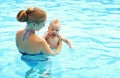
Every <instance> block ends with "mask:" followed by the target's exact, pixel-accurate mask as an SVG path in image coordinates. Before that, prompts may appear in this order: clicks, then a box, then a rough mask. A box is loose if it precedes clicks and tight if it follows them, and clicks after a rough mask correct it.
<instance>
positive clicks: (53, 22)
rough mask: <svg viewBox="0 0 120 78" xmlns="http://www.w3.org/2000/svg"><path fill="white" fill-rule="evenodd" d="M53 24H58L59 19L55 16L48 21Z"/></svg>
mask: <svg viewBox="0 0 120 78" xmlns="http://www.w3.org/2000/svg"><path fill="white" fill-rule="evenodd" d="M53 24H60V21H59V20H58V19H57V18H55V19H53V20H51V22H50V25H53Z"/></svg>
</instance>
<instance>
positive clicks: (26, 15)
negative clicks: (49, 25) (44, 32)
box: [16, 8, 47, 23]
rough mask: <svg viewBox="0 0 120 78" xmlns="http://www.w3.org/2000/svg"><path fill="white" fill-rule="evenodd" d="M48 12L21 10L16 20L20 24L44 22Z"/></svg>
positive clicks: (30, 9) (33, 9) (36, 9)
mask: <svg viewBox="0 0 120 78" xmlns="http://www.w3.org/2000/svg"><path fill="white" fill-rule="evenodd" d="M46 17H47V16H46V12H45V11H44V10H42V9H39V8H27V10H21V11H20V12H19V13H18V14H17V16H16V18H17V20H18V21H19V22H27V23H29V22H35V23H39V22H43V21H45V20H46Z"/></svg>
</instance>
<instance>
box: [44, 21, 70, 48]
mask: <svg viewBox="0 0 120 78" xmlns="http://www.w3.org/2000/svg"><path fill="white" fill-rule="evenodd" d="M60 26H61V25H60V22H59V20H58V19H53V20H52V21H51V22H50V24H49V27H48V31H47V32H46V33H45V34H44V36H43V37H44V38H45V40H46V41H47V43H48V44H49V45H50V48H51V49H56V48H57V46H58V44H59V40H62V41H64V42H65V43H67V44H68V46H69V47H70V48H72V45H71V42H70V41H69V40H68V39H66V38H64V37H62V36H61V35H60V34H59V31H60Z"/></svg>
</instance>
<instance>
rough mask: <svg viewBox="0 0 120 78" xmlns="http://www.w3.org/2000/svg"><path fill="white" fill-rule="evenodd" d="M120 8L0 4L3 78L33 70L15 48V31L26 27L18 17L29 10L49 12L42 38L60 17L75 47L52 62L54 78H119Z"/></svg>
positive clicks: (100, 0) (106, 0) (30, 1)
mask: <svg viewBox="0 0 120 78" xmlns="http://www.w3.org/2000/svg"><path fill="white" fill-rule="evenodd" d="M119 4H120V1H119V0H61V1H59V0H44V1H42V0H26V1H24V0H18V1H17V0H12V1H11V0H6V1H4V0H0V5H1V6H0V13H1V14H0V43H1V44H0V78H25V75H26V73H27V72H28V71H29V70H30V69H31V68H30V67H29V66H28V65H27V64H26V63H25V62H24V61H22V60H21V54H20V53H19V52H18V50H17V48H16V45H15V33H16V31H17V30H18V29H21V28H23V27H24V26H25V25H26V24H23V23H19V22H18V21H16V14H17V12H18V11H19V10H21V9H25V8H27V7H29V6H36V7H41V8H43V9H45V10H46V12H47V15H48V19H47V24H46V27H44V28H43V29H42V30H41V31H40V32H37V33H38V34H39V35H42V33H43V32H44V31H46V30H47V26H48V24H49V21H50V20H51V19H53V18H56V17H57V18H59V19H60V21H61V23H62V26H61V31H60V32H61V34H62V35H64V36H65V37H67V38H68V39H69V40H71V41H72V43H73V45H74V48H73V49H69V47H68V46H67V45H66V44H63V47H62V50H61V53H60V54H59V55H58V56H55V57H52V58H51V59H52V61H53V63H52V64H53V66H52V75H51V78H120V75H119V73H120V53H119V52H120V5H119ZM31 74H33V77H32V78H38V74H37V73H35V72H33V73H32V72H31Z"/></svg>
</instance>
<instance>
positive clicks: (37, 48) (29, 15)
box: [16, 8, 61, 55]
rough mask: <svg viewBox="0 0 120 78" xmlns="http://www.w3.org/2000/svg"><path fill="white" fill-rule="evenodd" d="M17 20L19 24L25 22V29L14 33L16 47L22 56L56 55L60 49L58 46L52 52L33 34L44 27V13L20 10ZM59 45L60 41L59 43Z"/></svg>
mask: <svg viewBox="0 0 120 78" xmlns="http://www.w3.org/2000/svg"><path fill="white" fill-rule="evenodd" d="M17 20H18V21H19V22H26V23H27V26H26V28H24V29H22V30H19V31H18V32H17V33H16V45H17V48H18V50H19V51H20V53H22V54H23V55H32V54H39V53H40V54H45V55H57V54H58V53H59V51H60V49H61V46H58V48H57V49H56V51H55V52H53V51H52V50H51V49H50V47H49V45H48V44H47V42H46V41H45V40H44V39H43V38H42V37H38V36H37V35H36V34H35V31H38V30H40V29H41V28H42V27H44V25H45V21H46V13H45V11H43V10H41V9H39V8H28V9H27V10H21V11H20V12H19V13H18V14H17ZM59 45H61V41H60V43H59Z"/></svg>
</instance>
